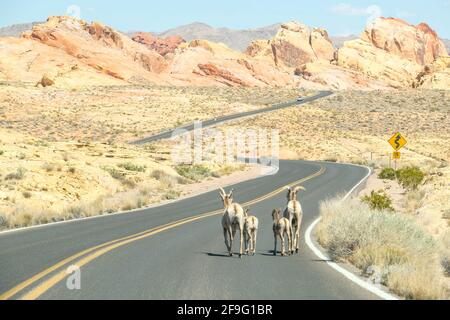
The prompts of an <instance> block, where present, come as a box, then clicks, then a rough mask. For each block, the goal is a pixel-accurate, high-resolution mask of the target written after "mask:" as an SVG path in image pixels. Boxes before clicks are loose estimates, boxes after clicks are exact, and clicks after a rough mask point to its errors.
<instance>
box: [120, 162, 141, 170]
mask: <svg viewBox="0 0 450 320" xmlns="http://www.w3.org/2000/svg"><path fill="white" fill-rule="evenodd" d="M119 168H123V169H125V170H127V171H134V172H145V171H146V170H147V167H146V166H139V165H136V164H134V163H131V162H126V163H121V164H119Z"/></svg>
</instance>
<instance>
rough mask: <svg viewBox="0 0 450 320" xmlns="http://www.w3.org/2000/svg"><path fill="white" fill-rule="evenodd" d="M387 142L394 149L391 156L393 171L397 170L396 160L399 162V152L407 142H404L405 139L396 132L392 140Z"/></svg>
mask: <svg viewBox="0 0 450 320" xmlns="http://www.w3.org/2000/svg"><path fill="white" fill-rule="evenodd" d="M388 142H389V144H390V145H391V146H392V148H393V149H394V153H393V154H392V159H394V164H395V170H397V160H400V159H401V156H402V155H401V153H400V150H401V149H402V148H403V147H404V146H406V144H407V143H408V141H406V139H405V137H404V136H403V135H402V134H401V133H400V132H397V133H396V134H394V135H393V136H392V138H390V139H389V141H388Z"/></svg>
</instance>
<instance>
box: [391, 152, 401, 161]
mask: <svg viewBox="0 0 450 320" xmlns="http://www.w3.org/2000/svg"><path fill="white" fill-rule="evenodd" d="M392 157H393V159H394V160H400V158H401V157H402V154H401V153H400V152H399V151H395V152H394V153H393V156H392Z"/></svg>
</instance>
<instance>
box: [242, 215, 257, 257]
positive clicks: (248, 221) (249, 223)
mask: <svg viewBox="0 0 450 320" xmlns="http://www.w3.org/2000/svg"><path fill="white" fill-rule="evenodd" d="M248 212H249V210H248V209H247V210H245V225H244V241H245V254H247V255H249V254H251V255H253V256H254V255H255V254H256V238H257V237H258V228H259V220H258V218H257V217H255V216H249V215H248Z"/></svg>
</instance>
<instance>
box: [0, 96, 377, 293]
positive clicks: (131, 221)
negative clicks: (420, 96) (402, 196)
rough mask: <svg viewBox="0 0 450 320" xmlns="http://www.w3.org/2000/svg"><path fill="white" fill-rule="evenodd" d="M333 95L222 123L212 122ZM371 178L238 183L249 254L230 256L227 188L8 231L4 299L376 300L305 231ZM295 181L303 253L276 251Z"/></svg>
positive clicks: (340, 174) (321, 170) (331, 170)
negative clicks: (247, 218)
mask: <svg viewBox="0 0 450 320" xmlns="http://www.w3.org/2000/svg"><path fill="white" fill-rule="evenodd" d="M330 94H331V92H321V93H319V94H318V95H317V96H314V97H309V98H305V100H304V101H303V102H298V101H293V102H288V103H285V104H280V105H275V106H272V107H270V108H266V109H263V110H257V111H252V112H248V113H241V114H236V115H231V116H226V117H223V118H220V119H213V120H210V121H206V122H204V123H203V127H208V126H214V125H217V124H219V123H223V122H227V121H231V120H235V119H238V118H243V117H250V116H253V115H256V114H259V113H264V112H270V111H274V110H277V109H282V108H287V107H290V106H293V105H297V104H303V103H308V102H311V101H314V100H317V99H320V98H323V97H326V96H328V95H330ZM184 129H186V130H192V129H193V125H191V126H186V127H185V128H184ZM172 134H173V131H168V132H166V133H163V134H160V135H156V136H153V137H149V138H146V139H143V140H140V141H137V142H135V143H136V144H144V143H148V142H152V141H156V140H160V139H165V138H169V137H171V136H172ZM366 174H367V170H366V169H365V168H362V167H358V166H350V165H343V164H333V163H315V162H306V161H280V168H279V171H278V172H277V173H276V175H274V176H264V177H261V178H258V179H254V180H251V181H246V182H242V183H239V184H237V185H235V186H232V187H233V188H234V189H235V192H234V194H235V200H236V201H237V202H239V203H241V204H244V205H245V206H246V207H249V208H250V210H251V214H254V215H256V216H258V218H259V219H260V231H259V236H258V243H257V254H256V256H254V257H246V256H245V257H244V258H243V259H239V258H237V257H234V258H230V257H228V256H227V255H226V248H225V245H224V242H223V233H222V228H221V214H222V210H223V208H222V203H221V201H220V199H219V195H218V191H213V192H209V193H206V194H202V195H199V196H196V197H193V198H189V199H184V200H181V201H178V202H174V203H171V204H167V205H163V206H159V207H155V208H149V209H143V210H138V211H134V212H130V213H126V214H119V215H108V216H104V217H100V218H94V219H87V220H79V221H73V222H69V223H62V224H53V225H47V226H42V227H39V228H31V229H26V230H21V231H16V232H8V233H0V300H1V299H20V298H25V299H45V300H51V299H251V300H253V299H270V300H276V299H294V300H295V299H338V300H339V299H377V296H375V295H373V294H372V293H370V292H369V291H366V290H365V289H363V288H361V287H359V286H358V285H356V284H354V283H353V282H351V281H349V280H348V279H347V278H345V277H344V276H343V275H341V274H340V273H337V272H336V271H334V270H333V269H332V268H330V267H329V266H328V265H327V264H326V263H325V261H321V260H318V259H317V258H316V256H315V255H314V254H313V253H312V252H311V251H310V250H309V249H308V248H307V246H306V244H305V242H304V232H305V230H306V227H307V226H309V225H311V224H312V223H313V221H315V220H316V219H317V217H318V215H319V210H318V207H319V203H320V202H321V201H322V200H325V199H327V198H329V197H332V196H335V195H338V194H345V193H346V192H348V191H349V190H351V189H352V188H353V187H354V186H355V185H356V184H358V182H359V181H360V180H361V179H362V178H363V177H365V176H366ZM293 183H301V184H302V185H303V186H304V187H306V188H307V191H306V192H304V193H301V194H300V199H301V201H302V204H303V208H304V212H305V213H304V214H305V215H304V220H303V226H302V244H301V250H300V254H299V255H295V256H291V257H280V256H277V257H274V256H273V254H272V250H273V233H272V219H271V212H272V210H273V209H274V208H283V206H284V205H285V204H286V191H285V190H284V189H283V187H285V186H286V185H292V184H293ZM228 189H229V188H227V190H228ZM234 250H235V251H236V250H238V243H235V247H234ZM73 264H75V265H78V266H80V267H81V290H69V289H68V288H67V285H66V278H67V274H66V270H67V268H68V267H69V266H71V265H73Z"/></svg>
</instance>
